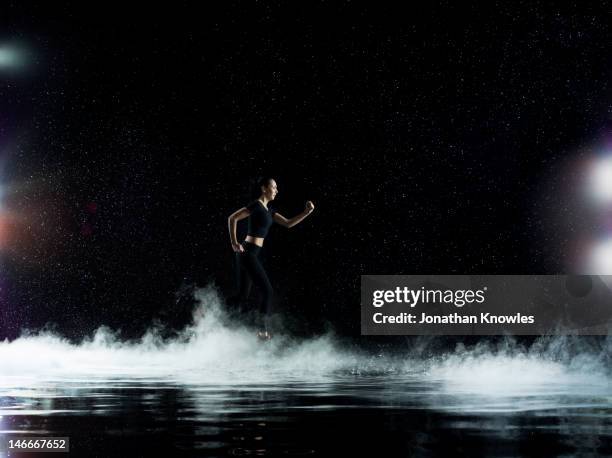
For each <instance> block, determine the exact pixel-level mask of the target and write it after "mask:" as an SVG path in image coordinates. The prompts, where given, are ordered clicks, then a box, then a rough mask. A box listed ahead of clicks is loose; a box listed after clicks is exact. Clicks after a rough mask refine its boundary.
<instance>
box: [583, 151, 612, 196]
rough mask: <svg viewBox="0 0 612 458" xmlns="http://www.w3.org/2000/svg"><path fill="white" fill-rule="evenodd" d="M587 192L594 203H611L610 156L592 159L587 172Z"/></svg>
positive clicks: (611, 158) (611, 166)
mask: <svg viewBox="0 0 612 458" xmlns="http://www.w3.org/2000/svg"><path fill="white" fill-rule="evenodd" d="M588 193H589V195H590V196H591V198H592V199H593V201H594V202H595V203H599V204H610V203H612V156H611V155H606V156H604V157H601V158H598V159H596V160H594V161H593V162H592V163H591V164H590V168H589V173H588Z"/></svg>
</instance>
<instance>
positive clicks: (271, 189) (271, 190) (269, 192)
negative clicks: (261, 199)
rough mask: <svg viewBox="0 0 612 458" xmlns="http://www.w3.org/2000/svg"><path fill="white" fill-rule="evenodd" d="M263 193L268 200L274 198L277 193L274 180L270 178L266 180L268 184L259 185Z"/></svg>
mask: <svg viewBox="0 0 612 458" xmlns="http://www.w3.org/2000/svg"><path fill="white" fill-rule="evenodd" d="M261 189H262V192H263V195H264V196H266V199H268V200H274V198H275V197H276V195H277V194H278V188H277V187H276V181H274V180H270V181H269V182H268V186H262V187H261Z"/></svg>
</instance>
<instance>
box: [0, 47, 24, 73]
mask: <svg viewBox="0 0 612 458" xmlns="http://www.w3.org/2000/svg"><path fill="white" fill-rule="evenodd" d="M25 60H26V59H25V53H24V51H23V50H22V49H20V48H18V47H16V46H11V45H3V46H0V69H15V68H19V67H22V66H23V65H24V64H25Z"/></svg>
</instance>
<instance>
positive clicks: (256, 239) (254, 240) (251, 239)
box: [244, 235, 264, 246]
mask: <svg viewBox="0 0 612 458" xmlns="http://www.w3.org/2000/svg"><path fill="white" fill-rule="evenodd" d="M244 240H245V241H247V242H251V243H254V244H255V245H257V246H263V241H264V238H263V237H253V236H252V235H247V236H246V239H244Z"/></svg>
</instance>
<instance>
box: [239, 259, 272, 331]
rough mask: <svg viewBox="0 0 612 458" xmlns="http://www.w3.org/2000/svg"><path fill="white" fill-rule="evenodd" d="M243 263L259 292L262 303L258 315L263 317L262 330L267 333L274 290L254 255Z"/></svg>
mask: <svg viewBox="0 0 612 458" xmlns="http://www.w3.org/2000/svg"><path fill="white" fill-rule="evenodd" d="M245 261H246V262H245V263H244V264H245V268H246V270H247V272H248V274H249V276H250V277H251V279H252V281H253V282H254V283H255V284H256V285H257V286H258V287H259V289H260V290H261V294H262V301H261V304H260V308H259V312H260V315H263V317H264V320H263V325H264V329H265V330H266V331H268V327H269V320H270V315H271V314H272V300H273V296H274V290H273V289H272V284H271V283H270V279H269V278H268V274H267V273H266V271H265V269H264V268H263V265H262V264H261V262H260V260H259V259H258V257H257V256H256V255H250V256H249V257H248V259H246V260H245Z"/></svg>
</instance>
